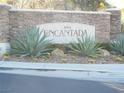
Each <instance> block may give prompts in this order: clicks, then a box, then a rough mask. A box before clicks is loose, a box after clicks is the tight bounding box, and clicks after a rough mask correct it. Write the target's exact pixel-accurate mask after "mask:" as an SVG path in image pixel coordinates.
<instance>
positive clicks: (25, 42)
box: [10, 27, 52, 57]
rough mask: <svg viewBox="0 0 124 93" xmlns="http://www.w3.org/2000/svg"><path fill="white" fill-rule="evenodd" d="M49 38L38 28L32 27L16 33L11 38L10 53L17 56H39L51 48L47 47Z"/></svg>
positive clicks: (47, 52) (45, 53)
mask: <svg viewBox="0 0 124 93" xmlns="http://www.w3.org/2000/svg"><path fill="white" fill-rule="evenodd" d="M50 42H51V40H48V38H47V37H46V36H45V35H44V34H43V32H42V31H39V28H37V27H32V28H31V29H27V30H26V31H24V32H22V33H19V34H17V36H16V37H15V38H14V39H12V40H11V42H10V45H11V53H12V54H15V55H18V56H34V57H40V56H44V55H47V54H49V52H51V50H52V49H49V48H48V46H49V45H50Z"/></svg>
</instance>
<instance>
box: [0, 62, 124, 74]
mask: <svg viewBox="0 0 124 93" xmlns="http://www.w3.org/2000/svg"><path fill="white" fill-rule="evenodd" d="M0 68H20V69H41V70H42V69H49V70H85V71H101V72H123V73H124V64H55V63H26V62H6V61H0Z"/></svg>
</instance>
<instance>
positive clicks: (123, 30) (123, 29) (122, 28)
mask: <svg viewBox="0 0 124 93" xmlns="http://www.w3.org/2000/svg"><path fill="white" fill-rule="evenodd" d="M121 32H124V23H122V24H121Z"/></svg>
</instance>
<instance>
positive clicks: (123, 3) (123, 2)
mask: <svg viewBox="0 0 124 93" xmlns="http://www.w3.org/2000/svg"><path fill="white" fill-rule="evenodd" d="M106 1H107V2H108V3H110V4H112V5H113V6H115V7H117V8H124V0H106Z"/></svg>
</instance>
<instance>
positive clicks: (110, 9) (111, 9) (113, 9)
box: [106, 8, 120, 11]
mask: <svg viewBox="0 0 124 93" xmlns="http://www.w3.org/2000/svg"><path fill="white" fill-rule="evenodd" d="M106 11H120V9H118V8H109V9H106Z"/></svg>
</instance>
